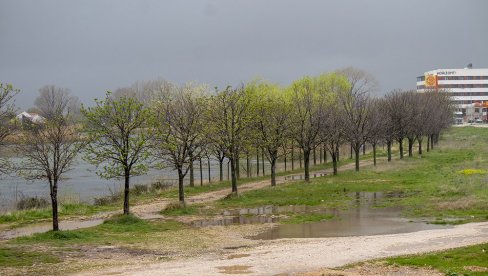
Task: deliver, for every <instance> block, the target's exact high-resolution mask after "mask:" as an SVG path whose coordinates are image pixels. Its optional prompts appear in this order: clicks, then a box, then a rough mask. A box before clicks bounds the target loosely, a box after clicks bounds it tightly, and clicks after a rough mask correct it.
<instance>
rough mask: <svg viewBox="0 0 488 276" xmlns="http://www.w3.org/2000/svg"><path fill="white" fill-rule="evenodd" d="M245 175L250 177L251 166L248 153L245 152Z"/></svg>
mask: <svg viewBox="0 0 488 276" xmlns="http://www.w3.org/2000/svg"><path fill="white" fill-rule="evenodd" d="M246 176H247V177H248V178H249V177H251V167H250V161H249V154H246Z"/></svg>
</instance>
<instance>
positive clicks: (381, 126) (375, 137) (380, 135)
mask: <svg viewBox="0 0 488 276" xmlns="http://www.w3.org/2000/svg"><path fill="white" fill-rule="evenodd" d="M368 109H369V113H370V118H369V120H368V125H367V128H368V129H369V130H370V134H369V135H368V138H367V141H368V142H369V143H370V144H371V146H372V147H373V164H374V166H376V146H377V145H378V143H379V142H380V141H382V140H384V139H385V131H386V129H387V125H386V123H387V122H388V120H387V118H386V117H387V116H386V115H385V112H384V110H383V109H382V100H381V99H373V100H372V101H371V102H370V104H369V107H368ZM390 150H391V147H390Z"/></svg>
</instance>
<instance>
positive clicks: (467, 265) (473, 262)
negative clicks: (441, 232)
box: [386, 243, 488, 276]
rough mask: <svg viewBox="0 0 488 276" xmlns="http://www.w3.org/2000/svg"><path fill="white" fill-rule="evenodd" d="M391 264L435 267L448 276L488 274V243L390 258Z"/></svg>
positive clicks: (389, 262) (388, 261)
mask: <svg viewBox="0 0 488 276" xmlns="http://www.w3.org/2000/svg"><path fill="white" fill-rule="evenodd" d="M386 262H387V264H389V265H401V266H414V267H427V268H434V269H437V270H439V271H441V272H443V273H445V274H446V275H447V276H455V275H456V276H457V275H488V243H485V244H480V245H474V246H467V247H461V248H456V249H451V250H446V251H441V252H435V253H428V254H422V255H411V256H404V257H395V258H389V259H387V260H386Z"/></svg>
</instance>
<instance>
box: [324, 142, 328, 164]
mask: <svg viewBox="0 0 488 276" xmlns="http://www.w3.org/2000/svg"><path fill="white" fill-rule="evenodd" d="M324 163H327V149H326V148H325V146H324Z"/></svg>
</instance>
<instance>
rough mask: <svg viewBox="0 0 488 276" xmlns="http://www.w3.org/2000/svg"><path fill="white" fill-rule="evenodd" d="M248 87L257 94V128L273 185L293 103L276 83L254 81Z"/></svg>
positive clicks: (255, 103)
mask: <svg viewBox="0 0 488 276" xmlns="http://www.w3.org/2000/svg"><path fill="white" fill-rule="evenodd" d="M246 89H248V90H252V91H253V94H255V97H254V99H255V102H254V103H253V104H254V105H255V107H254V108H255V110H256V119H255V120H254V123H255V128H256V129H257V132H258V137H259V144H260V145H261V147H262V148H263V149H264V153H265V155H266V158H267V159H268V161H269V162H270V164H271V186H276V162H277V160H278V157H280V156H281V155H282V154H283V152H281V151H280V149H281V148H282V147H283V146H284V143H285V141H286V138H287V136H288V134H289V116H290V110H291V104H290V102H289V101H287V99H286V97H285V95H284V93H283V91H282V89H281V88H280V87H278V86H276V85H272V84H269V83H264V82H253V83H250V84H248V85H247V86H246Z"/></svg>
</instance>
